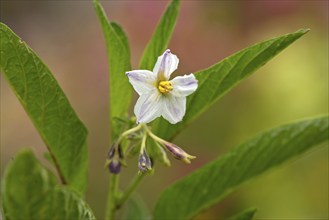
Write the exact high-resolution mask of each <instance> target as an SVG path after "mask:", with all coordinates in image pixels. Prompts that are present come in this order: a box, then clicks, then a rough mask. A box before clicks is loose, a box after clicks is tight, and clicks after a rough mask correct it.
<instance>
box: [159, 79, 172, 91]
mask: <svg viewBox="0 0 329 220" xmlns="http://www.w3.org/2000/svg"><path fill="white" fill-rule="evenodd" d="M158 89H159V91H160V92H161V93H163V94H167V93H169V92H170V91H171V90H172V89H173V87H172V84H171V82H169V81H161V82H160V83H159V86H158Z"/></svg>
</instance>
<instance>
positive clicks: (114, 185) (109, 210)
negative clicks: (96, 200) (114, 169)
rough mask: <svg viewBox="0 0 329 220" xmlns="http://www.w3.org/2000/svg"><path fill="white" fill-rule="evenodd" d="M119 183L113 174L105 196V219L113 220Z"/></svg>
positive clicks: (116, 175)
mask: <svg viewBox="0 0 329 220" xmlns="http://www.w3.org/2000/svg"><path fill="white" fill-rule="evenodd" d="M118 183H119V175H118V174H113V175H112V177H111V179H110V186H109V192H108V196H107V205H106V213H105V219H107V220H114V219H115V215H116V211H117V195H118V185H119V184H118Z"/></svg>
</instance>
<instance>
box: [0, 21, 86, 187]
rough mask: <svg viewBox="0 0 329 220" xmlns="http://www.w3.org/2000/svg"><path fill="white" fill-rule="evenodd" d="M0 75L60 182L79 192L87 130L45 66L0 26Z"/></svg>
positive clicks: (5, 28)
mask: <svg viewBox="0 0 329 220" xmlns="http://www.w3.org/2000/svg"><path fill="white" fill-rule="evenodd" d="M0 34H1V45H0V53H1V61H0V68H1V72H3V73H4V75H5V77H6V78H7V80H8V82H9V84H10V86H11V88H12V89H13V91H14V93H15V94H16V96H17V98H18V99H19V101H20V102H21V104H22V105H23V107H24V109H25V111H26V112H27V114H28V115H29V117H30V118H31V120H32V122H33V123H34V126H35V127H36V128H37V130H38V131H39V133H40V135H41V137H42V139H43V140H44V142H45V143H46V146H47V148H48V150H49V151H50V153H51V155H52V158H53V160H54V162H55V164H56V168H57V170H58V172H59V175H60V177H61V179H62V182H64V183H67V184H70V185H72V186H73V187H75V188H76V189H77V190H78V191H80V192H81V191H83V190H84V189H85V187H86V183H87V167H88V157H87V156H88V155H87V154H88V152H87V146H86V137H87V130H86V128H85V126H84V125H83V124H82V122H81V121H80V119H79V118H78V116H77V115H76V113H75V112H74V110H73V108H72V107H71V105H70V103H69V101H68V99H67V98H66V96H65V94H64V92H63V91H62V89H61V88H60V87H59V85H58V83H57V81H56V79H55V78H54V77H53V75H52V74H51V72H50V71H49V69H48V68H47V66H46V65H45V64H44V63H43V62H42V61H41V60H40V59H39V58H38V56H37V55H36V54H35V53H34V52H33V51H32V49H31V48H30V47H28V46H27V45H26V44H25V43H24V42H23V41H22V40H21V39H20V38H19V37H18V36H17V35H16V34H15V33H14V32H13V31H12V30H10V29H9V28H8V27H7V26H6V25H4V24H3V23H0Z"/></svg>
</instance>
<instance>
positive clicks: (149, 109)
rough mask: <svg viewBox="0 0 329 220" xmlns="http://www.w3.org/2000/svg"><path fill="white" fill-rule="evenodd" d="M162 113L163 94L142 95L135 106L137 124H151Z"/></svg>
mask: <svg viewBox="0 0 329 220" xmlns="http://www.w3.org/2000/svg"><path fill="white" fill-rule="evenodd" d="M161 112H162V98H161V94H160V93H159V92H158V91H156V92H152V93H148V94H142V95H141V96H140V97H139V98H138V100H137V102H136V105H135V108H134V113H135V115H136V117H137V123H149V122H151V121H152V120H154V119H155V118H157V117H160V115H161Z"/></svg>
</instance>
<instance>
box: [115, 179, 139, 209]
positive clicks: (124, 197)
mask: <svg viewBox="0 0 329 220" xmlns="http://www.w3.org/2000/svg"><path fill="white" fill-rule="evenodd" d="M144 176H145V174H144V173H139V174H137V175H136V176H135V178H134V179H133V180H132V181H131V183H130V185H129V186H128V188H127V190H126V191H125V192H124V193H123V194H122V196H121V197H120V198H119V199H118V200H117V208H120V207H121V206H122V205H123V204H124V203H125V202H126V201H127V200H128V199H129V198H130V196H131V194H132V193H133V192H134V191H135V189H136V188H137V186H138V185H139V184H140V182H141V181H142V179H143V177H144Z"/></svg>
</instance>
